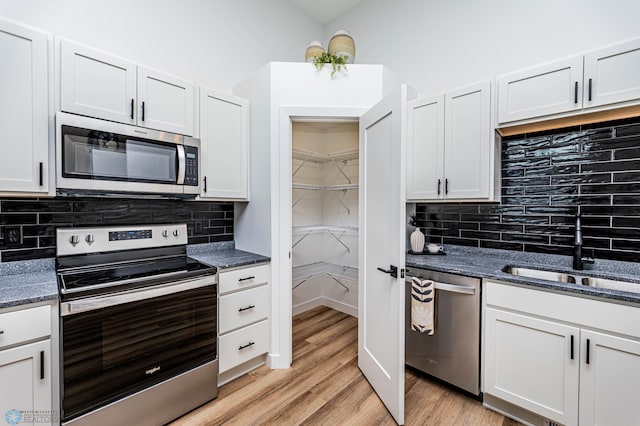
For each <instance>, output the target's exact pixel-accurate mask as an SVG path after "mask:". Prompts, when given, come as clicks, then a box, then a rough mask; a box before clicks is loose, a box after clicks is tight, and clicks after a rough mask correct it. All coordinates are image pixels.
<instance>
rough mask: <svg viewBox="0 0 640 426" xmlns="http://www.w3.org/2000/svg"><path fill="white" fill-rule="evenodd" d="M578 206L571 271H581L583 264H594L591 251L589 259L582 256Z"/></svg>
mask: <svg viewBox="0 0 640 426" xmlns="http://www.w3.org/2000/svg"><path fill="white" fill-rule="evenodd" d="M581 216H582V214H581V213H580V206H578V212H577V213H576V239H575V242H574V245H573V269H576V270H578V271H582V270H583V269H584V265H585V264H587V263H588V264H591V263H594V262H595V259H594V258H593V250H592V251H591V257H583V256H582V225H581V223H580V218H581Z"/></svg>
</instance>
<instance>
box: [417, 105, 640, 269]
mask: <svg viewBox="0 0 640 426" xmlns="http://www.w3.org/2000/svg"><path fill="white" fill-rule="evenodd" d="M501 191H502V200H501V203H500V204H486V203H485V204H468V203H457V204H444V203H427V204H424V203H420V204H418V205H417V206H416V214H417V217H418V220H419V223H420V224H421V225H422V227H423V231H425V230H426V234H427V240H428V241H431V242H436V243H440V244H443V243H444V244H455V245H464V246H473V247H487V248H500V249H507V250H517V251H528V252H539V253H554V254H563V255H571V254H572V244H573V233H574V222H575V219H574V215H575V213H576V210H577V206H578V205H581V206H582V207H581V210H582V214H583V219H582V224H583V237H584V247H585V248H586V249H587V250H591V249H592V250H594V254H595V256H596V258H602V259H614V260H626V261H632V262H640V118H635V119H627V120H621V121H617V122H608V123H600V124H590V125H585V126H581V127H573V128H570V129H561V130H555V131H552V132H544V133H536V134H524V135H519V136H510V137H506V138H503V140H502V188H501ZM587 253H589V251H587Z"/></svg>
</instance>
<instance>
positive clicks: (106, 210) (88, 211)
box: [0, 197, 233, 262]
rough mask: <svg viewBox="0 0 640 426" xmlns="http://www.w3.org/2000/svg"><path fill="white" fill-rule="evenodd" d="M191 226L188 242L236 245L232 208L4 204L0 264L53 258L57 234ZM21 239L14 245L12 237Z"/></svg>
mask: <svg viewBox="0 0 640 426" xmlns="http://www.w3.org/2000/svg"><path fill="white" fill-rule="evenodd" d="M150 223H153V224H157V223H186V224H187V230H188V234H189V243H190V244H198V243H210V242H218V241H233V203H232V202H207V201H185V200H150V199H149V200H146V199H143V200H139V199H138V200H136V199H125V198H75V197H73V198H71V197H56V198H50V199H49V198H40V199H13V198H5V199H0V261H2V262H11V261H15V260H27V259H38V258H45V257H54V256H55V254H56V229H57V228H59V227H75V226H105V225H115V226H119V225H144V224H150ZM16 230H17V231H19V233H20V234H21V235H22V238H21V240H20V241H18V242H17V243H16V242H14V243H12V242H10V240H11V239H10V238H9V234H10V233H12V232H13V233H15V232H16Z"/></svg>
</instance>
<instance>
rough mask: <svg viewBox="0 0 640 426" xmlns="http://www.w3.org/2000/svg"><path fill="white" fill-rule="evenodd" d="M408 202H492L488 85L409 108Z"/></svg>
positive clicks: (462, 90)
mask: <svg viewBox="0 0 640 426" xmlns="http://www.w3.org/2000/svg"><path fill="white" fill-rule="evenodd" d="M407 123H408V126H409V132H408V146H407V200H409V201H429V200H452V201H454V200H455V201H460V200H491V199H492V197H493V195H494V192H493V184H494V175H495V171H494V150H495V144H494V136H493V126H492V125H491V81H488V80H487V81H483V82H480V83H477V84H473V85H470V86H466V87H463V88H460V89H456V90H452V91H450V92H446V93H445V94H444V95H441V96H436V97H432V98H426V99H420V100H416V101H413V102H411V103H410V104H409V117H408V120H407Z"/></svg>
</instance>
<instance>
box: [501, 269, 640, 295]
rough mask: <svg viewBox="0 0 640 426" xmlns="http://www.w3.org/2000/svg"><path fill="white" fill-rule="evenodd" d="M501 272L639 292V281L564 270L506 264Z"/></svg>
mask: <svg viewBox="0 0 640 426" xmlns="http://www.w3.org/2000/svg"><path fill="white" fill-rule="evenodd" d="M502 272H506V273H507V274H511V275H515V276H518V277H526V278H535V279H539V280H546V281H555V282H560V283H567V284H576V285H584V286H588V287H593V288H602V289H607V290H617V291H626V292H630V293H638V294H640V283H637V282H632V281H625V280H616V279H609V278H597V277H585V276H583V275H581V274H578V273H576V274H568V273H566V272H558V271H550V270H545V269H533V268H525V267H521V266H514V265H507V266H505V267H504V268H502Z"/></svg>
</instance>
